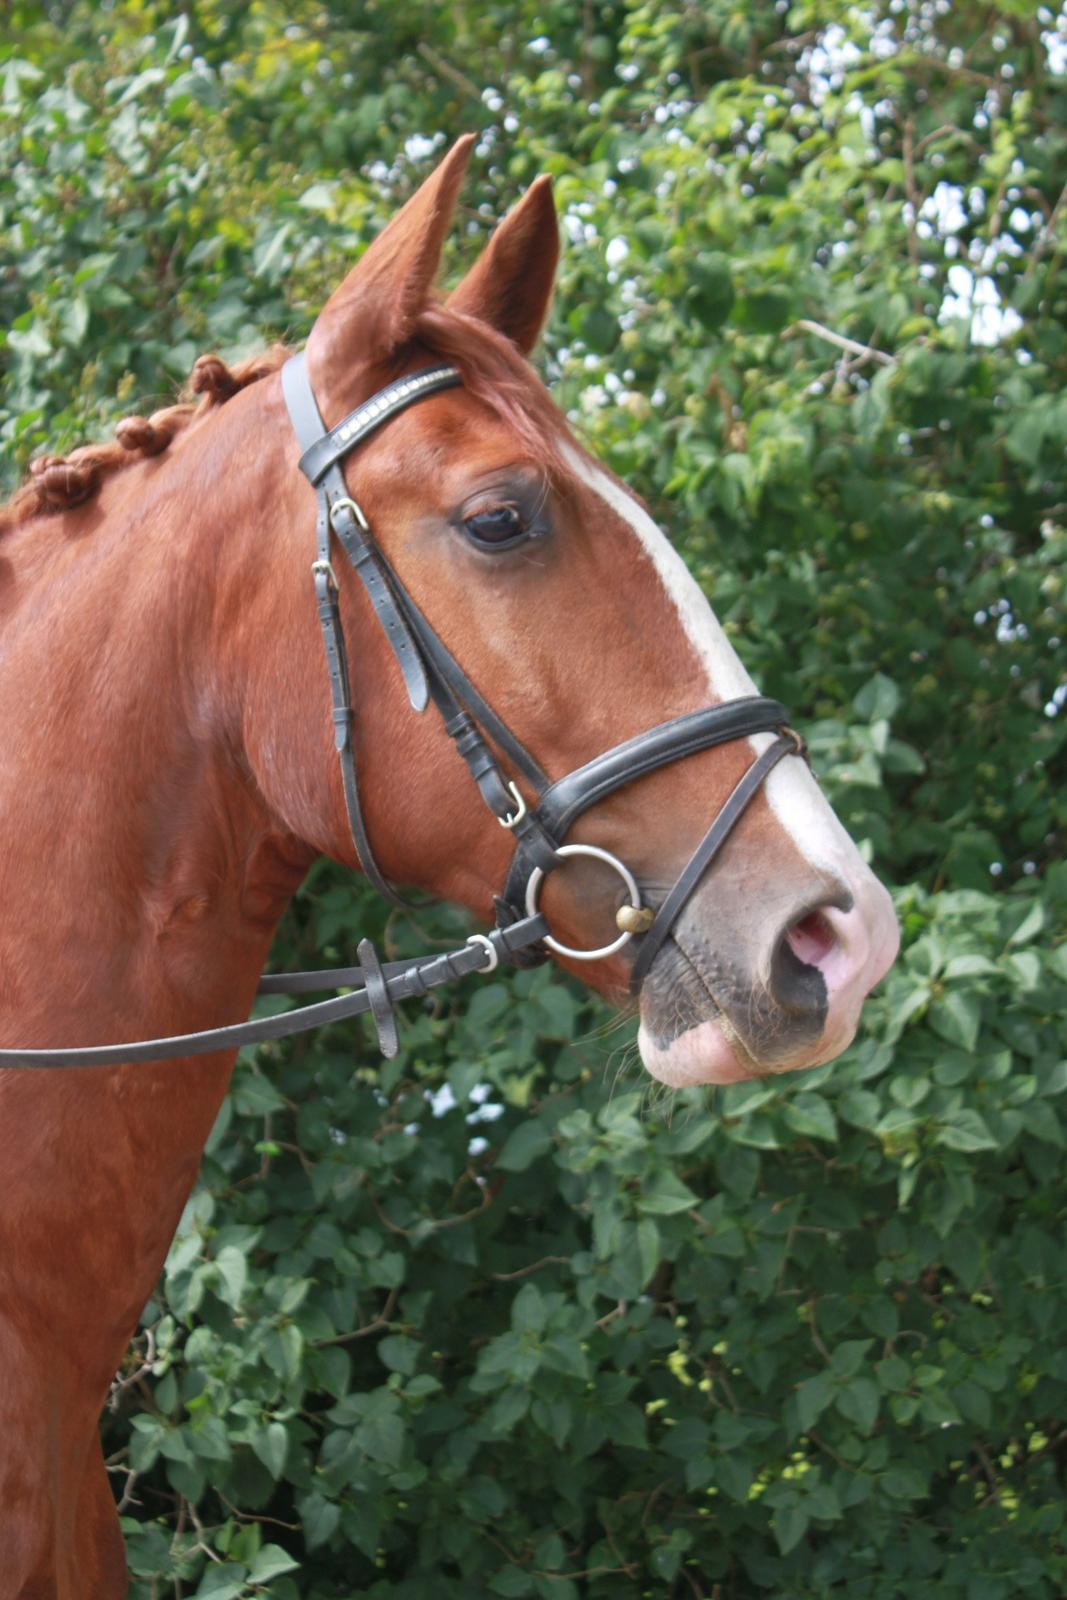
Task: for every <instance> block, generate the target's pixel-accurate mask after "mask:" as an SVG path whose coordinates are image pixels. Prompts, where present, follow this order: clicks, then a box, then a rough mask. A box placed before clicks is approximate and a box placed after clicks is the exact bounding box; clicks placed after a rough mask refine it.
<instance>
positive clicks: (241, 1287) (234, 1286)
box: [215, 1245, 248, 1311]
mask: <svg viewBox="0 0 1067 1600" xmlns="http://www.w3.org/2000/svg"><path fill="white" fill-rule="evenodd" d="M215 1265H216V1267H217V1268H218V1269H219V1274H220V1276H221V1278H222V1286H221V1290H222V1298H223V1299H224V1300H225V1301H226V1303H227V1305H230V1306H232V1307H233V1308H234V1310H235V1311H236V1310H237V1309H238V1308H239V1306H240V1304H241V1300H242V1298H243V1296H244V1291H245V1284H246V1283H247V1281H248V1261H247V1259H246V1257H245V1255H244V1252H243V1251H241V1250H238V1249H236V1248H235V1247H234V1246H233V1245H226V1246H225V1248H224V1249H222V1250H220V1251H219V1253H218V1255H217V1256H216V1257H215Z"/></svg>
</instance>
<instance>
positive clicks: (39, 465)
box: [0, 344, 289, 533]
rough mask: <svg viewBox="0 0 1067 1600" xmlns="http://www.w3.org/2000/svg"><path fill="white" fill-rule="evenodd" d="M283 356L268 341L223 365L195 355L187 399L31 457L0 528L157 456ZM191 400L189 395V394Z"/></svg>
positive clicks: (78, 499)
mask: <svg viewBox="0 0 1067 1600" xmlns="http://www.w3.org/2000/svg"><path fill="white" fill-rule="evenodd" d="M288 355H289V350H288V349H287V348H286V346H285V345H282V344H274V345H271V346H270V348H269V349H268V350H264V351H263V352H262V353H261V354H260V355H257V356H252V357H251V358H250V359H249V360H247V361H243V362H241V363H240V364H239V365H238V366H233V367H229V366H227V365H226V363H225V362H224V361H223V360H222V359H221V357H219V356H215V355H203V356H198V357H197V359H196V361H195V363H194V365H193V370H192V372H191V374H190V376H189V382H188V384H187V385H186V393H187V394H188V396H189V398H188V399H183V400H181V401H179V403H178V404H177V405H173V406H166V407H164V408H163V410H161V411H154V412H153V413H152V415H151V416H150V417H124V418H123V420H122V421H121V422H120V423H119V424H118V426H117V427H116V429H115V437H114V439H113V440H110V441H108V442H107V443H104V444H87V445H80V446H79V447H78V448H77V449H76V450H72V451H71V452H70V453H69V455H65V456H53V455H43V456H37V457H36V458H35V459H34V460H33V461H31V462H30V475H29V477H28V478H27V479H26V481H25V483H23V484H20V486H19V487H18V488H17V489H16V490H15V492H14V494H13V495H12V496H11V499H10V500H9V501H8V503H7V505H6V506H0V533H3V532H4V531H5V530H6V529H9V528H15V527H18V526H19V525H20V524H21V523H23V522H28V521H29V520H30V519H31V518H32V517H36V516H42V515H46V514H47V513H49V512H56V511H69V510H71V509H72V508H73V507H74V506H79V505H82V504H83V503H84V502H85V501H86V500H91V499H92V497H93V496H94V495H95V494H96V493H97V491H98V490H99V488H100V485H101V484H102V483H103V482H104V480H105V479H107V478H109V477H111V476H112V474H113V473H115V472H117V471H119V469H120V468H121V467H124V466H126V465H128V464H129V463H130V462H131V461H134V460H136V459H138V457H141V456H155V455H159V453H160V451H161V450H165V449H166V448H167V446H168V445H169V444H170V442H171V440H172V439H173V438H174V437H175V435H176V434H178V433H181V432H183V431H184V430H185V429H186V428H187V427H188V426H189V425H190V423H193V422H196V421H199V420H200V419H201V418H202V417H205V416H207V415H209V414H210V413H211V412H212V411H213V410H215V408H216V407H218V406H220V405H222V404H223V403H224V402H225V401H226V400H229V399H230V398H231V396H232V395H235V394H237V393H238V392H239V391H240V390H241V389H245V388H247V387H248V385H249V384H250V383H256V382H258V380H259V379H260V378H265V377H267V376H268V375H269V374H270V373H272V372H277V370H278V368H279V367H280V366H281V365H282V364H283V362H284V361H285V360H286V358H287V357H288ZM194 395H195V396H197V397H198V398H197V399H195V400H194V399H193V398H192V397H193V396H194Z"/></svg>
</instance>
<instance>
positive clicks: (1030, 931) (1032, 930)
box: [1008, 900, 1045, 946]
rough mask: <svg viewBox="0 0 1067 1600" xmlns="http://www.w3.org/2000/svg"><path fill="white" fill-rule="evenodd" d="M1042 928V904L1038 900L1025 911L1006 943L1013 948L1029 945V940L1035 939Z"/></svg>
mask: <svg viewBox="0 0 1067 1600" xmlns="http://www.w3.org/2000/svg"><path fill="white" fill-rule="evenodd" d="M1044 926H1045V907H1044V904H1043V903H1042V901H1040V900H1035V901H1034V903H1033V905H1032V906H1031V907H1030V909H1029V910H1028V911H1027V913H1026V915H1025V916H1024V917H1023V918H1022V920H1021V921H1020V922H1019V924H1018V926H1017V927H1016V928H1015V930H1014V932H1013V933H1012V934H1011V936H1010V938H1009V939H1008V943H1009V944H1010V945H1013V946H1017V945H1021V944H1029V942H1030V940H1031V939H1036V937H1037V935H1038V934H1039V933H1040V932H1041V930H1042V928H1043V927H1044Z"/></svg>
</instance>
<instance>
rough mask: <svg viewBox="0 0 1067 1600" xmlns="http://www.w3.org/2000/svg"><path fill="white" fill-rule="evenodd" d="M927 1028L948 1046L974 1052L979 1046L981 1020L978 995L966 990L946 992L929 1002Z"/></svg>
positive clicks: (980, 1004)
mask: <svg viewBox="0 0 1067 1600" xmlns="http://www.w3.org/2000/svg"><path fill="white" fill-rule="evenodd" d="M927 1015H928V1016H929V1019H930V1026H931V1028H933V1030H934V1032H935V1033H936V1034H939V1035H940V1037H941V1038H942V1039H946V1040H947V1041H948V1043H949V1044H957V1045H960V1046H961V1048H962V1049H964V1050H973V1049H974V1047H975V1045H976V1044H977V1042H978V1029H979V1027H980V1026H981V1020H982V1002H981V998H980V996H979V995H977V994H975V992H974V991H973V990H968V989H949V990H948V991H947V992H946V993H945V994H943V995H941V996H939V998H938V999H936V1000H934V1001H932V1002H931V1005H930V1009H929V1012H928V1013H927Z"/></svg>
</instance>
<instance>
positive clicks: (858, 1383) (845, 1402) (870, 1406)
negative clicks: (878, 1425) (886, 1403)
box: [835, 1378, 881, 1433]
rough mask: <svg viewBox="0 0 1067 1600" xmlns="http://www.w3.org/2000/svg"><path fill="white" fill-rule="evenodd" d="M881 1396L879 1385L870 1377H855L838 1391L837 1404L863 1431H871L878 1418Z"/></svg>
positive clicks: (843, 1413)
mask: <svg viewBox="0 0 1067 1600" xmlns="http://www.w3.org/2000/svg"><path fill="white" fill-rule="evenodd" d="M880 1398H881V1397H880V1396H879V1393H878V1385H877V1384H876V1383H874V1382H872V1380H871V1379H870V1378H853V1379H852V1381H851V1382H850V1383H846V1384H845V1386H844V1388H843V1389H841V1390H840V1391H839V1392H838V1395H837V1397H836V1400H835V1405H836V1406H837V1409H838V1411H839V1412H840V1413H841V1415H842V1416H843V1417H847V1418H848V1420H849V1422H854V1423H855V1424H856V1426H857V1427H858V1428H860V1429H861V1430H862V1432H864V1433H870V1431H871V1429H872V1428H873V1427H874V1424H875V1422H876V1420H877V1418H878V1406H879V1403H880Z"/></svg>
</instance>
